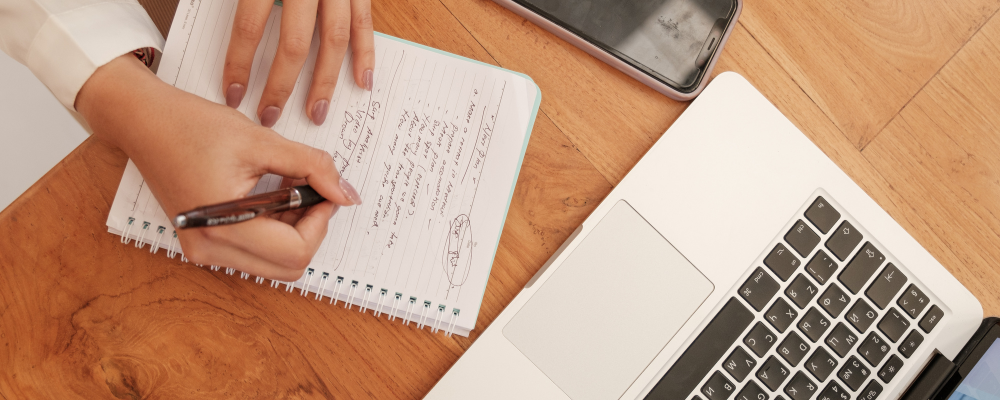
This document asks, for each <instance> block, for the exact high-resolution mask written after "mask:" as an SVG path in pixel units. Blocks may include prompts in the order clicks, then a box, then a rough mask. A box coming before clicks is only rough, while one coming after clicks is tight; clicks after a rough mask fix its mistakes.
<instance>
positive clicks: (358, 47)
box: [351, 0, 375, 91]
mask: <svg viewBox="0 0 1000 400" xmlns="http://www.w3.org/2000/svg"><path fill="white" fill-rule="evenodd" d="M351 53H352V54H353V55H352V57H353V58H354V82H356V83H357V84H358V86H361V87H363V88H365V89H367V90H369V91H371V90H372V88H373V87H375V31H374V30H373V29H372V2H371V0H351Z"/></svg>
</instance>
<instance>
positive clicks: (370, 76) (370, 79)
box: [364, 69, 375, 92]
mask: <svg viewBox="0 0 1000 400" xmlns="http://www.w3.org/2000/svg"><path fill="white" fill-rule="evenodd" d="M364 81H365V89H368V91H369V92H370V91H372V88H373V87H375V71H372V70H371V69H366V70H365V76H364Z"/></svg>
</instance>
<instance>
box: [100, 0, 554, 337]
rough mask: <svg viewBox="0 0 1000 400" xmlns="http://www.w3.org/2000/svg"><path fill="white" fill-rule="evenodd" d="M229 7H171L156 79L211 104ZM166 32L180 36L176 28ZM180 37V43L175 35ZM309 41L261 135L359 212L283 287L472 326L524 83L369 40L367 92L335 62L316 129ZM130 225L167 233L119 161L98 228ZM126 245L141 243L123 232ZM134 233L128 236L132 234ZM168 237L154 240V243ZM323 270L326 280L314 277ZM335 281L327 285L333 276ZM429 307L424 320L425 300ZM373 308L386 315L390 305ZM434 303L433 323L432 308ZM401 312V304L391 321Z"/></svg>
mask: <svg viewBox="0 0 1000 400" xmlns="http://www.w3.org/2000/svg"><path fill="white" fill-rule="evenodd" d="M235 5H236V1H235V0H202V1H198V0H195V1H192V2H189V3H187V4H181V5H180V6H179V8H178V12H177V17H176V18H175V20H174V26H173V27H172V29H171V35H170V38H171V40H170V41H168V43H167V48H166V50H165V52H164V55H163V59H162V61H161V64H160V69H159V72H158V75H159V76H160V77H161V79H164V80H165V81H167V82H168V83H172V84H174V85H175V86H177V87H178V88H181V89H184V90H186V91H189V92H192V93H195V94H197V95H199V96H202V97H205V98H207V99H209V100H211V101H215V102H218V103H224V102H225V99H224V94H223V92H222V88H221V78H222V65H223V63H224V60H225V52H226V48H227V47H228V40H229V32H230V30H231V29H230V26H231V23H232V18H233V15H234V13H235ZM280 16H281V8H280V7H274V9H273V10H272V14H271V16H270V18H269V19H268V22H267V26H266V27H265V34H264V38H263V40H262V42H261V45H260V46H259V48H258V50H257V53H256V55H255V59H254V65H253V68H252V70H251V80H250V82H249V84H248V87H247V96H246V98H245V99H244V101H243V103H242V105H241V106H240V108H239V110H240V111H241V112H243V113H244V114H246V115H247V116H248V117H249V118H251V119H254V120H256V116H255V115H254V112H255V111H256V109H257V104H258V102H259V100H260V96H261V91H262V90H263V88H264V85H265V83H266V78H267V71H268V70H269V68H270V61H271V60H272V59H273V57H274V53H275V51H276V48H277V43H278V31H279V29H278V27H279V24H280ZM178 29H179V30H178ZM178 38H179V39H178ZM317 43H318V41H317V40H314V43H313V48H312V51H311V53H310V56H309V59H308V60H307V61H306V66H305V67H304V68H303V71H302V73H301V74H300V77H299V81H298V82H297V85H296V88H295V91H294V92H293V93H292V96H291V97H290V99H289V101H288V103H287V105H286V107H285V110H284V112H283V113H282V116H281V118H280V119H279V120H278V122H277V123H276V124H275V126H274V130H275V131H277V132H278V133H280V134H282V135H283V136H285V137H286V138H289V139H292V140H295V141H298V142H301V143H305V144H308V145H310V146H313V147H317V148H320V149H324V150H326V151H328V152H330V153H331V154H332V155H333V156H334V160H335V163H336V165H337V167H338V169H339V170H340V172H341V174H342V175H343V176H344V178H345V179H347V180H348V181H349V182H351V183H352V184H353V185H354V186H355V187H356V188H357V189H358V191H359V192H360V193H361V196H362V198H363V203H362V205H360V206H355V207H344V208H342V209H341V210H340V211H339V212H338V213H337V214H336V215H335V217H334V219H333V220H331V224H330V230H329V232H328V235H327V237H326V239H325V240H324V242H323V244H322V246H321V247H320V249H319V251H318V253H317V254H316V256H315V257H314V259H313V262H312V264H311V265H310V268H311V269H312V270H313V271H314V272H313V273H312V275H311V276H310V275H308V274H307V276H304V277H303V279H300V281H299V282H296V283H295V286H296V287H302V286H304V285H306V284H307V283H308V286H309V288H310V290H311V291H313V292H315V291H317V290H320V289H321V286H322V289H325V290H324V295H327V296H330V295H334V294H336V295H338V299H339V300H345V299H347V298H348V294H349V292H350V291H351V290H350V287H349V286H350V284H351V283H352V282H354V281H357V282H358V286H357V288H356V289H355V293H354V295H353V296H352V297H353V299H352V303H354V304H361V300H362V299H363V298H364V297H365V292H364V289H365V288H366V286H367V285H372V290H373V292H374V293H372V294H369V295H368V298H369V299H368V300H369V301H368V302H367V303H368V306H369V308H372V307H374V306H375V305H376V304H378V302H379V299H378V293H379V292H380V291H381V290H382V289H385V290H387V291H388V292H389V293H388V294H389V296H390V297H391V296H393V295H394V294H396V293H402V294H403V302H405V301H407V300H409V299H410V297H411V296H412V297H415V298H417V304H416V305H414V306H413V309H412V310H411V311H414V312H415V315H411V316H412V317H418V316H419V313H420V312H421V311H425V317H426V318H427V319H428V322H429V320H430V319H434V318H437V317H438V316H440V317H442V318H443V319H444V321H445V322H448V321H449V319H450V317H451V312H452V310H453V309H459V310H461V312H460V313H459V316H458V318H457V321H456V325H457V326H458V327H461V328H462V329H458V331H459V332H461V333H466V332H467V331H468V330H471V329H472V327H474V323H475V319H476V316H477V315H478V309H479V304H480V302H481V300H482V296H483V292H484V290H485V286H486V281H487V279H488V274H489V269H490V267H491V264H492V259H493V255H494V254H495V251H496V245H497V242H498V241H499V235H500V231H501V229H502V225H503V221H504V217H505V214H506V210H507V206H508V204H509V199H510V196H511V194H512V188H513V183H514V181H515V179H516V173H517V169H518V168H519V165H520V159H521V156H522V155H523V151H524V147H525V145H526V144H527V136H528V132H529V129H530V123H531V120H532V119H533V110H536V109H537V100H538V99H537V96H538V94H537V87H536V86H535V85H534V84H533V83H532V82H530V80H528V79H525V78H524V77H522V76H519V75H517V74H514V73H511V72H508V71H504V70H501V69H499V68H496V67H493V66H489V65H485V64H481V63H478V62H474V61H471V60H466V59H461V58H457V57H455V56H450V55H445V54H442V53H439V52H436V51H433V50H429V49H427V48H423V47H422V46H418V45H414V44H412V43H408V42H405V41H401V40H398V39H395V38H391V37H388V36H384V35H380V34H377V35H376V38H375V50H376V68H375V73H374V75H375V83H374V89H373V90H372V91H371V92H369V91H366V90H364V89H363V88H360V87H358V86H357V85H356V84H354V82H353V78H352V75H351V68H350V66H351V56H350V54H348V55H347V57H346V59H345V61H344V66H343V68H342V69H341V74H340V77H339V78H340V79H339V83H338V86H337V89H336V91H335V92H334V95H333V98H332V100H331V105H330V109H331V111H330V114H329V116H328V118H327V121H326V123H325V124H324V125H323V126H320V127H317V126H314V125H313V124H312V123H311V122H310V121H309V120H308V118H307V117H306V115H305V112H304V107H305V105H304V102H305V96H306V94H307V92H308V85H309V82H310V78H311V76H312V73H313V67H314V60H315V56H316V52H317V48H318V45H317ZM280 182H281V179H280V178H279V177H276V176H265V177H264V178H262V179H261V180H260V182H259V183H258V185H257V187H256V188H255V189H254V191H253V192H254V193H256V192H265V191H270V190H275V189H277V188H278V186H279V185H280ZM129 217H132V218H134V219H135V220H136V223H137V225H138V224H139V223H141V222H146V221H148V222H150V228H149V229H151V230H152V231H151V232H153V233H154V235H155V230H156V229H157V228H158V227H159V226H164V227H167V228H168V232H167V234H168V236H169V234H170V233H172V228H170V225H169V220H168V219H167V216H166V215H165V214H164V213H163V211H162V210H161V209H160V208H159V205H158V204H157V203H156V200H155V198H153V197H152V195H151V193H150V191H149V190H148V189H147V188H145V186H144V184H143V182H142V178H141V176H140V175H139V174H138V170H136V169H135V167H134V165H132V164H131V162H129V165H128V167H127V168H126V173H125V176H124V177H123V179H122V184H121V186H120V187H119V193H118V195H117V196H116V199H115V204H114V206H113V207H112V212H111V215H109V219H108V226H109V230H111V231H112V232H120V231H121V229H122V228H121V227H124V226H126V222H127V220H128V218H129ZM133 229H134V231H132V232H130V235H129V236H131V237H137V236H139V235H141V232H143V229H142V228H141V226H138V227H133ZM135 231H138V232H140V233H139V234H133V232H135ZM168 242H169V241H168V240H161V243H163V244H161V246H162V247H167V245H166V243H168ZM324 272H326V273H328V274H329V276H330V278H329V279H328V280H326V281H324V280H322V279H321V276H322V274H323V273H324ZM337 277H343V280H344V284H343V285H341V287H337V285H336V284H335V279H336V278H337ZM425 301H427V302H430V308H429V309H427V310H424V309H423V308H424V302H425ZM384 303H385V304H384V306H383V307H382V308H383V312H389V311H390V310H391V303H392V301H391V299H389V300H387V301H385V302H384ZM440 305H445V306H446V311H445V312H444V313H439V311H438V307H439V306H440ZM405 307H406V304H400V307H399V309H398V310H397V313H396V314H397V315H400V316H402V314H403V313H404V311H405V310H404V309H405Z"/></svg>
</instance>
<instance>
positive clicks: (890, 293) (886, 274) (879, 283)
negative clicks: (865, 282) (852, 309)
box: [865, 263, 906, 310]
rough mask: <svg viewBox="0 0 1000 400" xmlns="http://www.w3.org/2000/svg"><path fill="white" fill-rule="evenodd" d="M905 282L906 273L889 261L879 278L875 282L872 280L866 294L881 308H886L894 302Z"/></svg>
mask: <svg viewBox="0 0 1000 400" xmlns="http://www.w3.org/2000/svg"><path fill="white" fill-rule="evenodd" d="M905 283H906V275H903V273H902V272H900V271H899V268H896V266H895V265H892V263H889V264H887V265H886V266H885V268H883V269H882V272H881V273H880V274H878V278H875V282H872V285H871V286H869V287H868V290H866V291H865V295H867V296H868V298H869V299H871V300H872V303H875V305H876V306H878V308H879V310H884V309H885V308H886V307H888V306H889V304H891V303H892V299H893V298H894V297H896V293H899V289H902V288H903V285H904V284H905Z"/></svg>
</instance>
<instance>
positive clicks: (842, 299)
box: [819, 283, 851, 318]
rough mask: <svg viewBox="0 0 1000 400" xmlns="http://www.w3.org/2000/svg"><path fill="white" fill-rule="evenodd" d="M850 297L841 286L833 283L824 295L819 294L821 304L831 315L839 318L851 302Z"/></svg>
mask: <svg viewBox="0 0 1000 400" xmlns="http://www.w3.org/2000/svg"><path fill="white" fill-rule="evenodd" d="M850 301H851V299H850V297H848V296H847V293H844V291H843V290H841V289H840V286H837V285H836V284H833V283H831V284H830V287H828V288H826V290H825V291H824V292H823V294H822V295H820V296H819V306H820V307H823V309H824V310H826V313H827V314H830V316H831V317H833V318H837V316H839V315H840V313H841V312H843V311H844V309H845V308H847V305H848V304H850Z"/></svg>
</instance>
